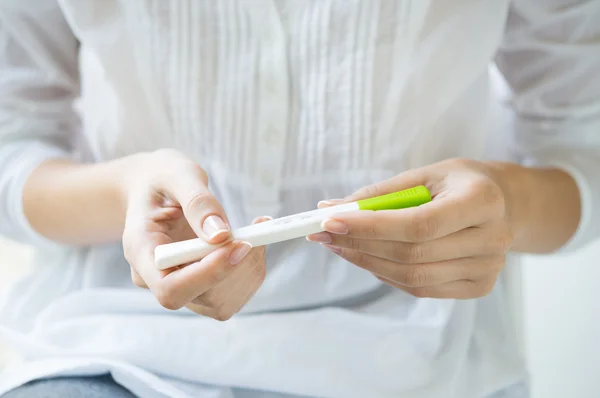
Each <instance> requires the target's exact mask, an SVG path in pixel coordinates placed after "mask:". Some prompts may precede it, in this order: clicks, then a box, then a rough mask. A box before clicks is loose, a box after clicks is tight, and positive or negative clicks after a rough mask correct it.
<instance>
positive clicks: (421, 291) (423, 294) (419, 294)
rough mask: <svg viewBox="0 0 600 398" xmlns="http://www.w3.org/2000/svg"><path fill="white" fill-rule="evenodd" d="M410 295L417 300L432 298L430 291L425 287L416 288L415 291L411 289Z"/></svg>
mask: <svg viewBox="0 0 600 398" xmlns="http://www.w3.org/2000/svg"><path fill="white" fill-rule="evenodd" d="M409 294H410V295H411V296H414V297H416V298H427V297H430V296H431V292H430V290H429V289H428V288H425V287H416V288H414V289H410V290H409Z"/></svg>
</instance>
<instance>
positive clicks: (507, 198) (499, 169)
mask: <svg viewBox="0 0 600 398" xmlns="http://www.w3.org/2000/svg"><path fill="white" fill-rule="evenodd" d="M484 165H485V168H486V170H487V174H488V175H489V176H490V178H492V180H494V182H495V183H496V184H498V186H499V187H500V189H501V190H502V193H503V196H504V206H505V212H506V213H505V214H506V220H507V222H508V225H509V228H510V230H511V232H512V234H513V238H514V240H515V241H518V240H519V239H520V237H521V236H523V235H524V234H526V233H527V232H526V231H527V225H528V223H529V220H528V217H529V215H530V214H531V211H530V208H531V207H532V206H533V204H532V200H533V198H534V195H533V194H532V192H530V190H531V188H532V187H533V184H532V181H531V180H532V170H531V169H529V168H527V167H524V166H521V165H519V164H516V163H508V162H486V163H484Z"/></svg>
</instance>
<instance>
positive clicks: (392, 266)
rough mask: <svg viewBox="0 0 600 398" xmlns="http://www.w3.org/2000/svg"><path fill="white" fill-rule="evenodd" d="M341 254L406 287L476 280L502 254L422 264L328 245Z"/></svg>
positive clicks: (500, 262) (493, 269)
mask: <svg viewBox="0 0 600 398" xmlns="http://www.w3.org/2000/svg"><path fill="white" fill-rule="evenodd" d="M330 249H331V250H333V251H334V252H335V253H337V254H338V255H339V256H340V257H342V258H344V259H346V260H347V261H349V262H351V263H353V264H355V265H357V266H359V267H361V268H364V269H366V270H367V271H369V272H371V273H373V274H375V275H378V276H382V277H385V278H386V279H389V280H391V281H394V282H395V283H398V284H400V285H402V286H407V287H423V286H433V285H439V284H442V283H448V282H453V281H457V280H463V279H467V280H475V279H480V278H483V277H485V276H487V275H489V274H497V273H498V272H499V271H500V269H501V268H502V267H503V266H504V259H503V257H501V256H488V257H473V258H461V259H455V260H446V261H439V262H435V263H425V264H402V263H396V262H393V261H390V260H386V259H383V258H379V257H375V256H372V255H370V254H365V253H361V252H359V251H356V250H351V249H341V248H335V247H330Z"/></svg>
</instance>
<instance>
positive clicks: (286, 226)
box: [154, 185, 431, 270]
mask: <svg viewBox="0 0 600 398" xmlns="http://www.w3.org/2000/svg"><path fill="white" fill-rule="evenodd" d="M429 201H431V194H430V193H429V190H428V189H427V188H426V187H424V186H422V185H421V186H417V187H413V188H409V189H405V190H403V191H399V192H394V193H390V194H387V195H382V196H376V197H374V198H369V199H363V200H358V201H356V202H352V203H344V204H340V205H336V206H331V207H326V208H323V209H317V210H311V211H307V212H304V213H298V214H294V215H291V216H286V217H281V218H276V219H274V220H269V221H265V222H262V223H260V224H254V225H249V226H247V227H243V228H239V229H236V230H234V231H232V232H231V235H232V240H238V241H246V242H248V243H249V244H251V245H252V247H259V246H265V245H268V244H271V243H277V242H282V241H285V240H290V239H295V238H301V237H304V236H307V235H311V234H315V233H317V232H321V231H323V228H322V227H321V223H322V222H323V221H324V220H326V219H328V218H331V217H332V216H334V215H335V214H339V213H344V212H348V211H357V210H372V211H377V210H395V209H405V208H408V207H415V206H419V205H422V204H424V203H427V202H429ZM229 242H231V240H228V241H226V242H223V243H220V244H216V245H215V244H210V243H207V242H205V241H204V240H203V239H201V238H196V239H190V240H184V241H181V242H175V243H169V244H166V245H160V246H157V247H156V249H155V250H154V261H155V263H156V267H157V268H158V269H160V270H165V269H168V268H171V267H174V266H176V265H181V264H187V263H189V262H192V261H198V260H200V259H202V258H203V257H205V256H207V255H208V254H210V253H211V252H212V251H213V250H215V249H217V248H219V247H221V246H223V245H225V244H227V243H229Z"/></svg>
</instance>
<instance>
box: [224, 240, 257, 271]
mask: <svg viewBox="0 0 600 398" xmlns="http://www.w3.org/2000/svg"><path fill="white" fill-rule="evenodd" d="M250 250H252V245H251V244H250V243H248V242H240V243H237V244H236V245H235V247H234V248H233V250H232V251H231V253H229V263H231V264H233V265H235V264H237V263H239V262H241V261H242V260H243V259H244V257H246V256H247V255H248V253H250Z"/></svg>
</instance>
